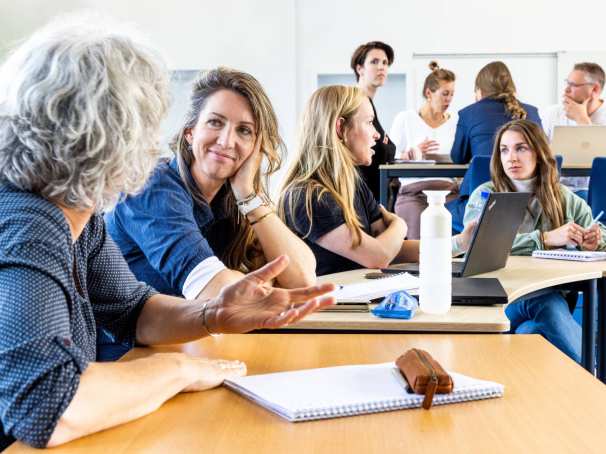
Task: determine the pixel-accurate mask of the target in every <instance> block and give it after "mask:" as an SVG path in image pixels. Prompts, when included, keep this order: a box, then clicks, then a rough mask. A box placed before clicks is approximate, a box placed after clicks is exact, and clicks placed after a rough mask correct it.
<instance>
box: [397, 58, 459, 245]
mask: <svg viewBox="0 0 606 454" xmlns="http://www.w3.org/2000/svg"><path fill="white" fill-rule="evenodd" d="M429 70H430V71H431V72H430V73H429V74H428V76H427V77H426V78H425V83H424V84H423V91H422V94H423V97H424V98H425V103H424V104H423V105H422V106H421V109H419V110H418V111H417V110H414V109H410V110H406V111H402V112H400V113H399V114H398V115H396V118H395V119H394V121H393V125H392V126H391V130H390V132H389V135H390V137H391V139H392V140H393V141H394V143H395V144H396V147H397V152H398V154H397V157H398V158H399V159H406V160H420V159H435V160H438V161H440V162H443V161H450V150H451V148H452V143H453V141H454V136H455V129H456V126H457V114H452V113H450V112H447V110H448V107H449V106H450V103H451V102H452V97H453V96H454V90H455V75H454V73H453V72H452V71H449V70H448V69H444V68H440V67H439V66H438V63H437V62H435V61H432V62H430V63H429ZM400 184H401V186H400V190H399V192H398V197H397V199H396V205H395V210H394V211H395V212H396V214H397V215H398V216H400V217H401V218H402V219H404V220H405V221H406V224H407V225H408V235H407V238H408V239H411V240H415V239H419V237H420V217H421V212H422V211H423V210H424V209H425V208H426V207H427V197H426V196H425V194H423V191H425V190H435V191H438V190H440V191H450V194H448V196H447V198H446V200H447V201H450V200H453V199H455V198H456V197H457V196H458V193H459V190H458V187H457V184H456V183H455V182H454V180H453V179H452V178H401V179H400Z"/></svg>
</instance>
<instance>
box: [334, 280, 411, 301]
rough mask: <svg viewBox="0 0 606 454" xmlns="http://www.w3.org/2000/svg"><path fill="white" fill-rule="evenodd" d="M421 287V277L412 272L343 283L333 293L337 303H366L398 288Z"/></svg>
mask: <svg viewBox="0 0 606 454" xmlns="http://www.w3.org/2000/svg"><path fill="white" fill-rule="evenodd" d="M418 288H419V278H418V277H416V276H413V275H412V274H410V273H401V274H394V275H391V276H389V277H384V278H381V279H368V280H366V281H364V282H359V283H355V284H348V285H342V286H340V287H339V288H338V289H337V290H335V291H334V292H333V293H332V295H333V296H334V297H335V298H336V299H337V303H364V302H368V301H370V300H373V299H376V298H383V297H384V296H386V295H388V294H389V293H392V292H397V291H398V290H413V289H418Z"/></svg>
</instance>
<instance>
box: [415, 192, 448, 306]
mask: <svg viewBox="0 0 606 454" xmlns="http://www.w3.org/2000/svg"><path fill="white" fill-rule="evenodd" d="M423 193H424V194H425V195H426V196H427V203H428V207H427V208H425V210H424V211H423V213H421V248H420V257H419V279H420V288H419V305H420V307H421V310H422V311H423V312H426V313H429V314H445V313H446V312H448V311H449V310H450V305H451V299H452V245H451V234H452V216H451V214H450V212H449V211H448V210H447V209H446V207H445V206H444V203H445V202H446V196H447V195H448V193H449V191H423Z"/></svg>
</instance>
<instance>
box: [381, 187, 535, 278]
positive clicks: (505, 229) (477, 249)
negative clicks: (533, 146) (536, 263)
mask: <svg viewBox="0 0 606 454" xmlns="http://www.w3.org/2000/svg"><path fill="white" fill-rule="evenodd" d="M529 198H530V194H528V193H526V192H493V193H490V195H489V197H488V200H487V201H486V203H485V205H484V209H483V210H482V214H481V215H480V218H479V220H478V226H477V227H476V229H475V231H474V233H473V237H472V239H471V243H470V246H469V250H468V251H467V254H465V259H464V260H463V262H453V263H452V275H453V276H455V277H467V276H473V275H475V274H480V273H487V272H489V271H494V270H498V269H500V268H503V267H504V266H505V264H506V263H507V257H509V252H510V251H511V245H512V244H513V239H514V238H515V236H516V234H517V233H518V228H519V227H520V224H521V223H522V220H523V219H524V212H525V211H526V207H527V206H528V200H529ZM382 271H384V272H401V271H406V272H408V273H412V274H419V264H418V263H402V264H398V265H390V266H389V267H388V268H385V269H383V270H382Z"/></svg>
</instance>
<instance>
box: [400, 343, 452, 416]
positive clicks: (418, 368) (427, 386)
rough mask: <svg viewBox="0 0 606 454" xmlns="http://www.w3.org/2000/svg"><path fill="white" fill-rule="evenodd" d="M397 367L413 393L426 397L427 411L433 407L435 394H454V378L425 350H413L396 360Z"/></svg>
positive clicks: (424, 402) (424, 401)
mask: <svg viewBox="0 0 606 454" xmlns="http://www.w3.org/2000/svg"><path fill="white" fill-rule="evenodd" d="M396 365H397V366H398V368H399V369H400V372H401V373H402V375H403V376H404V378H405V379H406V381H407V382H408V385H409V386H410V387H411V389H412V390H413V392H414V393H415V394H424V395H425V399H424V400H423V408H425V409H429V408H430V407H431V404H432V402H433V396H434V394H436V393H438V394H448V393H450V392H452V388H453V382H452V377H451V376H450V375H448V372H446V371H445V370H444V368H443V367H442V366H441V365H440V363H438V362H437V361H436V360H435V359H433V358H432V356H431V355H430V354H429V353H427V352H426V351H425V350H421V349H419V348H411V349H410V350H408V351H407V352H406V353H404V354H403V355H402V356H400V357H399V358H398V359H397V360H396Z"/></svg>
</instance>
